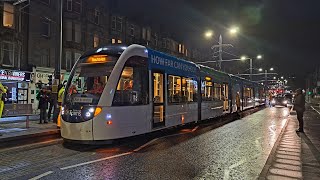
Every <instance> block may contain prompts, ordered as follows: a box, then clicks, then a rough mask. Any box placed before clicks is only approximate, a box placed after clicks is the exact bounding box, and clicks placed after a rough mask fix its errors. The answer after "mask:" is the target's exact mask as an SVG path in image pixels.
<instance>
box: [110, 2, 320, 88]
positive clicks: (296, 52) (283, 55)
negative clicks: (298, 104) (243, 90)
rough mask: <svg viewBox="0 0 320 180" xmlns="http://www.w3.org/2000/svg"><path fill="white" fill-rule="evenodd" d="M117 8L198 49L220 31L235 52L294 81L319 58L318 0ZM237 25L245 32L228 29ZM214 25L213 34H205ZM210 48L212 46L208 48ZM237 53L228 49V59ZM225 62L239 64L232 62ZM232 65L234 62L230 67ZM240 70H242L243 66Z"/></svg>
mask: <svg viewBox="0 0 320 180" xmlns="http://www.w3.org/2000/svg"><path fill="white" fill-rule="evenodd" d="M117 2H118V6H117V7H118V8H116V10H115V11H116V12H119V13H121V14H126V15H129V16H130V17H132V19H133V20H135V21H138V22H139V23H144V24H146V25H152V26H153V27H160V28H161V29H162V30H164V31H167V32H170V33H173V35H174V37H175V38H176V39H178V40H183V41H184V42H185V43H186V44H188V45H191V46H192V47H197V48H200V49H206V48H207V49H208V48H209V47H210V46H211V45H213V44H217V41H218V36H219V34H221V35H222V36H223V41H224V43H231V44H233V45H234V48H228V49H226V51H227V52H230V53H232V54H234V55H237V56H240V55H243V54H245V55H248V56H250V57H255V56H256V55H257V54H263V57H264V58H263V60H259V61H258V60H257V61H254V66H255V67H256V68H259V67H265V68H270V67H274V68H275V69H276V71H277V72H278V73H280V75H284V76H285V77H289V76H292V75H294V76H296V77H297V79H296V81H295V82H296V84H297V85H298V86H304V79H305V78H306V76H307V74H308V73H310V72H312V71H313V70H314V69H315V67H316V65H319V64H320V60H319V56H320V53H319V52H320V38H319V37H320V11H319V9H320V1H317V0H304V1H301V0H175V1H173V0H171V1H170V0H139V1H132V2H131V1H127V0H117ZM233 24H235V25H238V26H239V27H240V31H241V33H240V34H239V35H238V36H237V37H230V36H229V35H228V34H227V33H226V32H227V29H228V27H230V26H231V25H233ZM207 29H212V30H213V31H214V33H215V37H214V39H213V40H211V41H209V40H206V39H204V38H203V33H204V31H205V30H207ZM208 53H209V49H208ZM228 58H233V57H232V56H228V55H225V56H224V59H228ZM225 66H229V67H236V66H240V65H239V64H237V63H230V64H227V65H225ZM231 69H232V68H231ZM240 73H242V72H240Z"/></svg>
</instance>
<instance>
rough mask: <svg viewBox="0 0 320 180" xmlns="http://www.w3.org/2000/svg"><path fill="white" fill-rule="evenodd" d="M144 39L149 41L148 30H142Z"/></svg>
mask: <svg viewBox="0 0 320 180" xmlns="http://www.w3.org/2000/svg"><path fill="white" fill-rule="evenodd" d="M142 39H144V40H146V39H147V29H146V28H142Z"/></svg>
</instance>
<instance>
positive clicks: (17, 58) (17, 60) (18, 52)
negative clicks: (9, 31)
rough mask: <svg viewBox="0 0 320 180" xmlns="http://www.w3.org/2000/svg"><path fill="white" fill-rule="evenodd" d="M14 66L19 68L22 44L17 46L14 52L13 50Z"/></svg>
mask: <svg viewBox="0 0 320 180" xmlns="http://www.w3.org/2000/svg"><path fill="white" fill-rule="evenodd" d="M14 53H15V54H14V59H15V60H14V65H15V67H18V68H20V62H21V54H22V44H21V42H20V43H18V44H17V46H16V48H15V50H14Z"/></svg>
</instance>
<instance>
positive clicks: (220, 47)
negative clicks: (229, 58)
mask: <svg viewBox="0 0 320 180" xmlns="http://www.w3.org/2000/svg"><path fill="white" fill-rule="evenodd" d="M221 62H222V36H221V34H220V36H219V63H218V68H219V70H221Z"/></svg>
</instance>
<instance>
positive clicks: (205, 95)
mask: <svg viewBox="0 0 320 180" xmlns="http://www.w3.org/2000/svg"><path fill="white" fill-rule="evenodd" d="M201 94H202V101H212V100H213V98H214V94H213V83H212V82H211V81H202V88H201Z"/></svg>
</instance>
